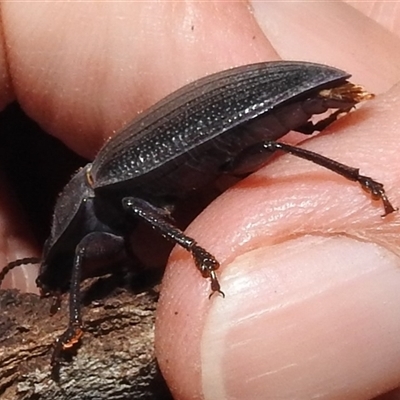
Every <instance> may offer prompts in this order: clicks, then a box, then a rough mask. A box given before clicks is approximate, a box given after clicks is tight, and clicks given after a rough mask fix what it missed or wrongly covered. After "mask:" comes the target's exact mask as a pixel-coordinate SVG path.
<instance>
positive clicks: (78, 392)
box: [0, 289, 172, 400]
mask: <svg viewBox="0 0 400 400" xmlns="http://www.w3.org/2000/svg"><path fill="white" fill-rule="evenodd" d="M88 302H90V304H89V305H87V306H86V307H84V311H83V317H84V324H85V334H84V336H83V339H82V343H81V345H80V346H79V348H78V349H77V351H76V354H75V355H70V357H69V360H65V361H63V362H62V364H61V368H60V371H59V380H58V382H55V381H54V380H53V379H52V378H51V367H50V358H51V352H52V349H53V343H54V340H55V339H56V338H57V337H58V336H59V335H60V334H61V333H62V332H63V331H64V330H65V328H66V327H67V323H68V319H67V317H68V314H67V307H66V303H67V302H66V301H65V299H64V301H63V304H62V307H61V310H60V311H59V312H57V313H56V314H55V315H53V316H50V313H49V310H50V307H51V303H52V300H51V299H40V298H39V297H38V296H36V295H34V294H21V293H19V292H18V291H17V290H0V398H1V399H2V400H22V399H24V400H28V399H29V400H46V399H49V400H50V399H51V400H57V399H60V400H61V399H69V400H72V399H77V400H78V399H79V400H85V399H90V400H94V399H99V400H100V399H107V400H115V399H118V400H122V399H129V400H132V399H152V400H171V399H172V397H171V395H170V394H169V391H168V389H167V386H166V384H165V382H164V380H163V378H162V376H161V374H160V372H159V371H158V368H157V365H156V362H155V357H154V347H153V340H154V311H155V307H156V302H157V294H156V293H155V292H151V291H150V292H143V293H140V294H136V295H135V294H133V293H129V292H127V291H125V290H123V289H117V290H115V291H114V292H113V293H112V294H108V295H107V296H105V297H104V298H101V299H100V300H95V299H93V298H92V299H90V301H89V300H88Z"/></svg>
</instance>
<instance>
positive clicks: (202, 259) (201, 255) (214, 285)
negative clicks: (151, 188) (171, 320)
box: [122, 197, 224, 296]
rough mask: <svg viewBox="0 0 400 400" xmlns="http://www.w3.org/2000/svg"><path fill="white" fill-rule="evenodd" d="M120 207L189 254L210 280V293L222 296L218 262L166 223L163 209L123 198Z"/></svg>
mask: <svg viewBox="0 0 400 400" xmlns="http://www.w3.org/2000/svg"><path fill="white" fill-rule="evenodd" d="M122 206H123V208H124V210H125V211H126V212H128V213H130V214H131V215H133V216H134V217H138V218H140V219H142V220H144V221H145V222H147V223H148V224H149V225H150V226H151V227H152V228H153V229H155V230H156V231H158V232H159V233H160V234H161V235H163V236H164V237H165V238H166V239H168V240H170V241H172V242H173V243H175V244H178V245H179V246H181V247H183V248H184V249H185V250H187V251H188V252H190V253H191V254H192V257H193V259H194V262H195V264H196V267H197V268H198V270H199V271H200V272H201V274H202V275H203V277H204V278H210V280H211V291H212V293H214V292H218V293H220V294H222V295H223V296H224V293H223V292H222V291H221V286H220V284H219V282H218V278H217V274H216V272H215V271H216V270H217V269H218V268H219V263H218V261H217V260H216V259H215V257H214V256H213V255H212V254H210V253H209V252H208V251H207V250H205V249H204V248H203V247H201V246H199V245H198V244H197V242H196V241H195V240H194V239H192V238H191V237H189V236H187V235H185V234H184V233H183V232H182V231H181V230H180V229H178V228H177V227H176V226H175V225H173V224H172V223H171V222H170V221H168V218H167V216H166V214H165V211H164V210H163V209H160V208H157V207H155V206H153V205H152V204H150V203H148V202H147V201H145V200H142V199H138V198H136V197H125V198H123V199H122Z"/></svg>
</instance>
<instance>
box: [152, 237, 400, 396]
mask: <svg viewBox="0 0 400 400" xmlns="http://www.w3.org/2000/svg"><path fill="white" fill-rule="evenodd" d="M178 264H179V263H178ZM399 264H400V261H399V259H398V257H397V256H396V255H394V254H392V253H391V252H389V251H387V250H386V249H384V248H381V247H379V246H377V245H375V244H373V243H364V242H360V241H356V240H353V239H349V238H346V237H330V238H326V237H313V236H309V237H301V238H297V239H294V240H292V241H287V242H285V243H281V244H277V245H274V246H268V247H260V248H258V249H255V250H252V251H249V252H247V253H245V254H243V255H241V256H239V257H237V258H236V259H235V260H233V261H232V262H230V263H229V265H226V266H225V267H224V269H223V271H222V274H221V285H222V287H223V290H224V292H225V293H226V298H225V299H223V298H215V299H214V300H213V301H212V302H208V303H207V302H206V301H204V300H202V299H201V297H198V296H201V292H202V289H200V290H197V291H196V289H194V293H193V291H189V290H188V289H189V286H188V287H187V288H186V289H185V288H183V287H182V286H180V289H181V291H180V292H178V293H175V295H172V296H171V297H168V298H167V296H169V295H165V296H164V297H163V302H162V303H161V304H160V307H161V310H160V312H161V313H162V314H163V316H162V318H164V321H168V320H169V324H170V329H169V330H166V331H164V332H163V333H162V329H163V326H162V324H161V325H158V336H159V338H160V337H161V336H162V337H163V339H162V341H163V346H162V347H159V348H158V350H159V352H158V356H159V360H160V364H161V367H162V369H163V372H164V373H165V375H166V378H167V381H168V383H169V384H170V386H171V390H172V392H173V394H174V395H175V396H176V398H177V399H189V398H204V399H216V398H218V399H221V400H222V399H243V398H251V399H263V398H265V395H266V394H268V396H269V398H296V397H298V395H299V394H301V398H314V397H316V396H320V395H321V393H323V394H324V396H326V397H327V398H354V397H355V396H356V397H357V398H371V397H372V396H376V395H377V394H379V393H384V392H386V391H388V390H390V389H392V388H394V387H396V386H397V384H398V382H399V379H400V369H399V368H398V363H397V359H398V354H399V352H400V340H399V339H398V335H396V332H398V330H399V328H400V315H399V314H400V312H399V311H398V309H399V307H398V304H399V302H400V294H399V293H398V290H397V288H398V285H399V284H400V282H399V280H400V272H399V271H400V270H399ZM175 266H176V267H178V266H179V265H175ZM187 272H188V273H189V278H188V279H189V280H191V279H192V278H194V277H195V275H192V274H191V273H190V272H189V271H187ZM190 276H192V277H190ZM198 279H199V280H201V278H200V276H199V277H198ZM195 286H196V285H195ZM178 287H179V286H178ZM197 287H199V288H201V287H202V284H201V285H198V284H197ZM169 289H172V287H169ZM203 296H204V293H203ZM205 297H206V296H205ZM196 298H197V299H200V301H199V302H198V303H197V304H196V301H195V300H196ZM168 299H169V300H168ZM191 299H192V300H193V299H194V301H193V303H192V304H191V305H190V302H191ZM165 306H166V307H165ZM171 306H172V308H170V309H169V310H168V307H171ZM160 318H161V316H160ZM172 321H173V322H172ZM164 327H165V325H164ZM166 349H168V350H166ZM188 350H189V351H188ZM167 360H168V361H167ZM288 382H290V385H288ZM196 396H197V397H196Z"/></svg>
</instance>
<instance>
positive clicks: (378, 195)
mask: <svg viewBox="0 0 400 400" xmlns="http://www.w3.org/2000/svg"><path fill="white" fill-rule="evenodd" d="M276 151H283V152H285V153H290V154H292V155H294V156H296V157H299V158H303V159H305V160H308V161H311V162H313V163H314V164H317V165H320V166H321V167H324V168H327V169H329V170H331V171H333V172H335V173H337V174H339V175H342V176H343V177H345V178H346V179H349V180H351V181H353V182H358V183H359V184H360V185H361V187H362V188H363V189H364V190H366V191H367V192H368V193H370V194H371V197H372V198H373V199H374V200H381V201H382V204H383V208H384V210H385V213H384V214H383V215H382V217H385V216H386V215H388V214H391V213H392V212H394V211H397V208H395V207H394V206H393V205H392V204H391V203H390V201H389V199H388V197H387V195H386V192H385V189H384V187H383V184H382V183H380V182H377V181H376V180H374V179H372V178H370V177H368V176H365V175H361V174H360V170H359V169H358V168H353V167H349V166H348V165H345V164H342V163H339V162H337V161H335V160H332V159H331V158H328V157H325V156H323V155H321V154H318V153H315V152H313V151H310V150H306V149H302V148H300V147H296V146H291V145H289V144H285V143H280V142H274V141H267V142H262V143H259V144H256V145H254V146H252V147H251V148H249V149H246V150H245V151H244V152H243V154H239V156H238V157H237V159H235V160H234V162H233V163H232V171H233V173H235V172H236V170H240V169H241V168H243V165H246V162H247V161H246V159H247V158H248V154H251V153H252V154H258V157H259V158H260V154H262V153H264V152H268V153H274V152H276ZM250 161H251V160H250Z"/></svg>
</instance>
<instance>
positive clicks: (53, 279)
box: [0, 61, 395, 365]
mask: <svg viewBox="0 0 400 400" xmlns="http://www.w3.org/2000/svg"><path fill="white" fill-rule="evenodd" d="M349 76H350V75H349V74H347V73H346V72H343V71H341V70H338V69H336V68H332V67H328V66H325V65H319V64H312V63H306V62H284V61H278V62H265V63H258V64H253V65H246V66H242V67H238V68H232V69H230V70H227V71H223V72H220V73H216V74H213V75H210V76H208V77H205V78H203V79H199V80H197V81H195V82H193V83H191V84H189V85H187V86H185V87H183V88H182V89H180V90H178V91H176V92H174V93H172V94H171V95H169V96H167V97H166V98H165V99H163V100H161V101H160V102H158V103H157V104H155V105H154V106H153V107H151V108H150V109H149V110H147V111H146V112H144V113H143V114H142V115H140V116H139V117H138V118H136V119H135V120H134V121H133V122H132V123H131V124H129V125H128V126H126V127H125V128H124V129H123V130H122V131H121V132H120V133H118V134H117V135H116V136H114V137H113V138H112V139H110V140H109V141H108V142H107V143H106V144H105V145H104V146H103V148H102V149H101V150H100V152H99V153H98V155H97V157H96V158H95V160H94V161H93V163H90V164H88V165H86V166H85V167H84V168H82V169H81V170H80V171H79V172H78V173H77V174H76V175H75V176H74V177H73V178H72V179H71V181H70V182H69V183H68V184H67V185H66V187H65V188H64V190H63V192H62V193H61V195H60V196H59V198H58V200H57V203H56V207H55V210H54V216H53V221H52V228H51V234H50V237H49V238H48V239H47V241H46V243H45V246H44V251H43V257H42V260H41V268H40V273H39V276H38V278H37V284H38V286H39V287H40V289H41V291H42V294H43V295H48V294H58V293H62V292H65V291H67V290H69V292H70V300H69V302H70V321H69V327H68V329H67V330H66V331H65V333H64V334H63V335H62V336H61V337H60V338H59V339H58V341H57V343H56V348H55V351H54V354H53V358H52V363H53V365H54V364H56V363H57V360H58V356H59V353H60V352H61V351H62V350H65V349H68V348H70V347H72V346H73V345H74V344H75V343H77V342H78V341H79V339H80V337H81V335H82V332H83V331H82V319H81V311H80V282H81V280H82V279H84V278H85V277H87V276H98V275H101V274H103V273H104V272H105V271H107V270H108V271H109V270H110V266H112V265H115V262H119V261H120V260H121V259H123V258H126V257H133V254H132V252H131V251H130V249H129V246H128V244H129V242H128V241H127V238H128V237H129V236H130V235H131V234H132V232H133V231H134V230H135V228H136V226H137V222H138V221H139V220H142V221H145V222H146V223H148V224H150V226H152V227H153V228H154V229H155V230H156V231H157V232H158V233H159V234H161V235H163V236H164V237H166V238H167V239H169V240H171V241H172V242H173V243H175V244H179V245H180V246H182V247H183V248H184V249H186V250H187V251H189V252H190V253H191V254H192V256H193V259H194V262H195V264H196V267H197V268H198V269H199V271H200V272H201V274H202V275H203V276H204V277H206V278H210V280H211V290H212V292H220V293H222V292H221V289H220V285H219V282H218V279H217V274H216V270H217V269H218V267H219V264H218V261H217V260H216V259H215V258H214V256H213V255H211V254H210V253H208V252H207V251H206V250H205V249H203V248H202V247H201V246H199V245H198V244H197V243H196V241H195V240H194V239H192V238H190V237H188V236H186V235H185V234H184V233H183V232H182V231H181V230H179V229H178V228H177V227H176V226H175V224H174V221H173V219H172V215H173V214H174V212H175V211H176V210H175V209H174V206H175V205H176V204H177V202H178V200H179V199H182V198H186V197H188V196H189V194H191V193H192V192H193V191H196V190H200V189H202V188H203V187H206V186H207V185H210V184H211V183H213V182H215V181H216V180H217V179H218V178H219V177H221V175H224V174H228V175H235V176H239V177H244V176H247V175H248V174H249V173H251V172H253V171H255V170H257V169H258V168H260V167H261V166H262V165H264V164H265V163H266V161H267V159H268V157H269V156H270V155H271V154H272V153H273V152H275V151H277V150H281V151H284V152H287V153H291V154H293V155H296V156H298V157H301V158H304V159H307V160H310V161H312V162H314V163H316V164H319V165H321V166H323V167H325V168H328V169H330V170H332V171H334V172H336V173H338V174H341V175H342V176H344V177H345V178H347V179H350V180H352V181H356V182H358V183H359V184H360V185H361V186H362V187H363V188H364V189H366V190H367V191H368V192H369V193H371V195H372V197H373V198H374V199H380V200H381V201H382V202H383V205H384V209H385V215H387V214H390V213H392V212H393V211H395V208H394V207H393V206H392V205H391V203H390V202H389V200H388V198H387V197H386V194H385V191H384V188H383V185H382V184H381V183H379V182H376V181H374V180H373V179H371V178H369V177H366V176H362V175H360V174H359V171H358V169H355V168H351V167H348V166H346V165H343V164H340V163H338V162H336V161H333V160H331V159H329V158H326V157H324V156H321V155H319V154H316V153H313V152H310V151H307V150H304V149H301V148H298V147H294V146H290V145H287V144H283V143H278V142H276V141H275V140H277V139H279V138H281V137H282V136H284V135H285V134H286V133H288V132H289V131H290V130H295V131H298V132H302V133H305V134H310V133H312V132H314V131H320V130H321V129H323V128H325V127H326V126H328V125H329V124H330V123H332V122H333V121H335V120H336V119H337V118H338V116H340V115H341V114H345V113H347V112H349V111H350V110H351V109H352V108H353V107H354V105H355V104H357V103H358V102H360V101H362V100H364V99H368V98H370V97H372V95H370V94H369V93H367V92H365V91H364V90H363V89H362V88H361V87H359V86H356V85H353V84H352V83H349V82H348V81H347V78H349ZM329 109H334V110H335V111H332V112H331V113H330V114H329V115H327V116H325V118H322V119H321V120H320V121H319V122H313V121H312V120H311V117H312V116H313V115H315V114H324V113H326V112H327V111H328V110H329ZM96 260H106V264H108V265H106V267H108V268H106V269H104V268H103V267H104V265H103V266H102V267H98V266H95V267H93V261H96ZM109 260H110V261H109ZM38 261H40V260H37V259H35V258H27V259H22V260H17V261H15V262H12V263H10V264H9V265H7V266H6V267H5V268H4V269H3V271H2V272H1V273H0V282H1V280H2V278H3V277H4V276H5V274H6V273H7V272H8V271H9V270H10V269H12V268H14V267H15V266H17V265H21V264H26V263H32V262H38ZM102 264H104V263H102Z"/></svg>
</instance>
